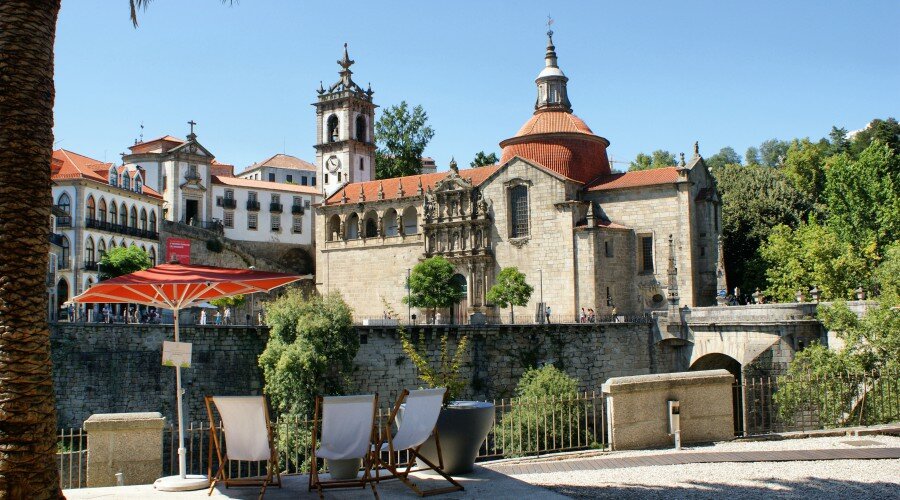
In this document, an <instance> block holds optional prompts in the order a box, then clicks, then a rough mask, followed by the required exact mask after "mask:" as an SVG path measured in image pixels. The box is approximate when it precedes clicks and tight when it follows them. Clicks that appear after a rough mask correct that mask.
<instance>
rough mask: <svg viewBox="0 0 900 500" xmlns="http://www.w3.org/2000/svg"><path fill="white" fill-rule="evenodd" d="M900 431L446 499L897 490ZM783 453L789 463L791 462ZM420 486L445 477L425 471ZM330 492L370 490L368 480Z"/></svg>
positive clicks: (568, 460) (515, 463) (558, 473)
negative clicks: (364, 485) (364, 484)
mask: <svg viewBox="0 0 900 500" xmlns="http://www.w3.org/2000/svg"><path fill="white" fill-rule="evenodd" d="M898 458H900V437H894V436H880V435H876V436H863V437H848V436H840V437H821V438H810V439H790V440H783V441H774V442H772V441H767V442H749V443H748V442H730V443H717V444H715V445H710V446H701V447H691V448H685V449H684V450H682V451H674V450H644V451H632V452H612V453H603V452H596V453H587V454H581V455H577V454H560V455H554V456H548V457H541V458H536V459H521V460H502V461H497V462H489V463H486V464H483V465H482V466H477V467H476V471H475V473H473V474H470V475H468V476H466V477H464V478H461V482H462V484H463V485H464V486H465V488H466V490H465V491H464V492H459V493H452V494H448V495H442V496H441V497H440V498H448V499H449V498H453V499H457V498H491V499H492V500H495V499H516V500H520V499H522V498H541V499H561V498H619V497H623V496H628V497H639V498H660V499H663V498H665V499H672V498H717V497H722V496H724V495H727V496H728V497H729V499H730V500H733V499H738V498H754V499H755V498H782V497H783V498H787V497H798V496H799V497H817V498H818V499H823V498H853V497H855V498H898V496H897V492H898V491H900V460H897V459H898ZM785 462H791V464H790V466H786V465H785ZM284 480H285V484H284V488H282V489H278V488H272V489H270V490H268V491H267V492H266V498H270V499H273V500H278V499H288V498H291V499H295V498H316V497H317V495H316V494H315V493H309V492H307V488H306V486H307V477H306V476H305V475H298V476H287V477H285V478H284ZM417 482H419V483H420V484H421V485H422V486H423V487H425V488H428V487H430V486H440V484H437V482H436V480H435V479H433V477H431V476H424V475H422V476H419V478H418V481H417ZM378 491H379V493H380V494H381V497H382V498H418V497H417V496H416V495H415V494H414V493H413V492H412V491H411V490H409V489H407V488H406V487H405V486H404V485H402V484H401V483H400V482H398V481H388V482H384V483H381V485H379V486H378ZM65 494H66V497H67V498H69V499H113V498H115V499H144V498H148V499H155V498H159V499H163V498H169V499H197V500H199V499H201V498H210V497H207V496H206V491H197V492H190V493H160V492H157V491H155V490H153V487H152V486H150V485H146V486H128V487H121V488H93V489H80V490H66V491H65ZM256 495H257V489H255V488H231V489H226V488H224V487H218V488H217V490H216V491H215V492H214V493H213V495H212V497H211V498H223V499H224V498H234V499H252V498H256ZM326 497H327V498H334V499H346V498H372V495H371V491H370V490H368V489H366V490H365V491H363V490H361V489H350V490H335V491H329V492H327V493H326Z"/></svg>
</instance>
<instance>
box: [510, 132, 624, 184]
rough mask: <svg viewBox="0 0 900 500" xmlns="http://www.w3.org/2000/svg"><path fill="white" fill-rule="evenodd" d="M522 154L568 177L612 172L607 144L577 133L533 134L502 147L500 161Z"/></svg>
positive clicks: (584, 178)
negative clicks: (587, 138)
mask: <svg viewBox="0 0 900 500" xmlns="http://www.w3.org/2000/svg"><path fill="white" fill-rule="evenodd" d="M515 156H519V157H522V158H525V159H528V160H532V161H534V162H536V163H539V164H541V165H543V166H544V167H547V168H548V169H550V170H553V171H554V172H556V173H558V174H560V175H562V176H564V177H568V178H569V179H573V180H576V181H579V182H583V183H584V182H588V181H590V180H592V179H596V178H597V177H598V176H600V175H603V174H604V173H607V172H609V160H608V158H607V157H606V148H605V147H604V146H603V144H601V143H600V142H597V141H593V140H582V139H579V138H576V137H539V136H538V137H534V138H531V139H530V140H528V141H524V142H519V143H518V144H509V145H507V146H506V147H504V148H503V155H502V157H501V158H500V163H501V164H502V163H506V162H508V161H509V160H511V159H512V158H513V157H515Z"/></svg>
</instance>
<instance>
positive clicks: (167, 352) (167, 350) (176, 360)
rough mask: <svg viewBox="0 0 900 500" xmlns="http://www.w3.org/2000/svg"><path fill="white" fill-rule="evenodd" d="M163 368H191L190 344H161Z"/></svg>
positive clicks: (166, 342)
mask: <svg viewBox="0 0 900 500" xmlns="http://www.w3.org/2000/svg"><path fill="white" fill-rule="evenodd" d="M162 364H163V366H180V367H181V368H190V367H191V343H190V342H169V341H164V342H163V357H162Z"/></svg>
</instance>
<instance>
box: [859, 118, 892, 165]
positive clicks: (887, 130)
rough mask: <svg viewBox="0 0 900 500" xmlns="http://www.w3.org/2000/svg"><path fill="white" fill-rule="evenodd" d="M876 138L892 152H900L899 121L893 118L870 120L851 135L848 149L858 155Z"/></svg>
mask: <svg viewBox="0 0 900 500" xmlns="http://www.w3.org/2000/svg"><path fill="white" fill-rule="evenodd" d="M876 140H877V141H881V142H882V143H883V144H886V145H887V146H888V147H889V148H891V150H893V151H894V153H896V154H900V123H897V120H896V119H895V118H888V119H887V120H882V119H880V118H876V119H874V120H872V121H871V122H869V124H868V125H867V126H866V128H864V129H862V130H860V131H859V132H858V133H857V134H856V135H855V136H854V137H853V141H852V142H851V144H850V150H851V152H852V153H853V155H854V156H859V155H860V154H861V153H862V152H863V151H864V150H865V149H866V148H868V147H869V146H870V145H871V144H872V143H873V142H875V141H876Z"/></svg>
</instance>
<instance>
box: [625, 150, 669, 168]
mask: <svg viewBox="0 0 900 500" xmlns="http://www.w3.org/2000/svg"><path fill="white" fill-rule="evenodd" d="M673 165H675V155H673V154H672V153H670V152H668V151H666V150H663V149H657V150H656V151H654V152H652V153H650V156H647V155H645V154H644V153H638V155H637V156H636V157H635V159H634V161H633V162H631V166H630V167H629V168H628V170H649V169H651V168H661V167H671V166H673Z"/></svg>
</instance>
